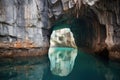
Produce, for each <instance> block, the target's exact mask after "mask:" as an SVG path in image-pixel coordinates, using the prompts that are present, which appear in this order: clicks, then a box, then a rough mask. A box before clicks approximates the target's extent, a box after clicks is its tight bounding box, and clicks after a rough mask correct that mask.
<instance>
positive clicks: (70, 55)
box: [48, 48, 77, 76]
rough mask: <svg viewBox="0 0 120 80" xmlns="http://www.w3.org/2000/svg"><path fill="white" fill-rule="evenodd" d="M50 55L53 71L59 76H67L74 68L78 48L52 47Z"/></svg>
mask: <svg viewBox="0 0 120 80" xmlns="http://www.w3.org/2000/svg"><path fill="white" fill-rule="evenodd" d="M48 55H49V59H50V64H51V65H50V68H51V71H52V73H53V74H55V75H59V76H67V75H68V74H69V73H70V72H71V71H72V69H73V66H74V61H75V58H76V56H77V49H74V48H50V49H49V53H48Z"/></svg>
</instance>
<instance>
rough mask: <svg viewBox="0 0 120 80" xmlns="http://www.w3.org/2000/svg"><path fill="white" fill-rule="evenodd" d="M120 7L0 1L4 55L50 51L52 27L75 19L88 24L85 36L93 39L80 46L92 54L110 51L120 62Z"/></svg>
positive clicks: (81, 1)
mask: <svg viewBox="0 0 120 80" xmlns="http://www.w3.org/2000/svg"><path fill="white" fill-rule="evenodd" d="M119 4H120V1H119V0H0V47H1V48H2V50H0V51H1V52H0V53H5V51H4V50H3V48H7V49H11V48H12V49H13V48H17V49H20V48H24V49H27V51H26V52H30V53H31V51H30V50H31V49H29V48H32V49H33V48H39V50H40V48H41V47H42V48H43V47H44V48H45V47H47V48H48V47H49V36H50V33H49V32H50V29H51V26H52V25H53V24H55V22H56V21H59V20H60V19H61V18H65V17H67V18H69V17H75V18H77V19H78V20H79V19H80V20H81V19H82V20H83V21H84V22H86V23H85V24H87V25H88V27H87V28H85V31H86V30H87V32H86V33H85V34H90V36H93V37H88V35H87V36H86V35H85V38H80V40H78V42H79V41H84V39H85V40H87V41H85V42H87V44H88V45H91V44H92V45H91V46H89V47H91V50H93V51H101V50H103V49H105V48H107V49H108V51H109V57H112V58H118V59H120V16H119V15H120V5H119ZM78 22H79V21H78ZM67 23H68V24H69V23H70V24H71V21H68V22H67ZM89 25H92V27H91V26H89ZM83 30H84V29H83ZM91 30H92V33H91V32H90V31H91ZM80 34H81V35H82V34H83V33H80ZM91 34H92V35H91ZM87 37H88V38H87ZM85 46H86V44H85ZM87 47H88V46H87ZM8 51H9V50H8ZM17 51H18V50H17ZM41 51H43V50H41ZM15 52H16V50H15ZM33 52H34V51H33ZM46 52H47V49H46ZM11 54H12V53H10V55H11ZM37 54H41V53H40V52H39V51H38V53H37Z"/></svg>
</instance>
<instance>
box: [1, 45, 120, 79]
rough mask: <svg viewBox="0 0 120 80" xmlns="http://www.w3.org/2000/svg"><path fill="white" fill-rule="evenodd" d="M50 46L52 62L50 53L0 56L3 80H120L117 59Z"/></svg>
mask: <svg viewBox="0 0 120 80" xmlns="http://www.w3.org/2000/svg"><path fill="white" fill-rule="evenodd" d="M50 49H51V50H50V53H49V58H50V63H51V66H50V65H49V59H48V56H42V57H31V58H30V57H28V58H0V80H120V63H118V62H112V61H109V60H107V61H105V60H104V59H101V58H98V57H94V56H92V55H90V54H87V53H84V52H81V51H79V50H76V49H73V48H64V47H63V48H54V49H53V48H50ZM54 74H55V75H54Z"/></svg>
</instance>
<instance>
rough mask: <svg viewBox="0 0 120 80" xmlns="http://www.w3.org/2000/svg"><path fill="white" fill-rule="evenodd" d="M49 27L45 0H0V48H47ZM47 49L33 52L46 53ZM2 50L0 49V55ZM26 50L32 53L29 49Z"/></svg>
mask: <svg viewBox="0 0 120 80" xmlns="http://www.w3.org/2000/svg"><path fill="white" fill-rule="evenodd" d="M49 27H50V25H49V19H48V2H47V0H0V48H12V49H13V48H25V49H28V48H41V47H42V48H47V49H48V47H49V30H48V29H49ZM47 49H46V51H45V50H44V49H43V50H41V49H39V50H40V51H37V52H36V50H35V52H36V53H37V54H41V51H43V52H45V53H47ZM11 51H12V50H10V52H11ZM17 51H18V50H16V51H15V52H16V53H17ZM22 51H24V50H20V51H18V52H21V53H22ZM2 52H3V53H4V50H3V49H0V53H1V55H2ZM8 52H9V50H8ZM8 52H7V50H6V52H5V53H6V54H7V53H8ZM25 52H26V51H25ZM27 52H28V53H29V52H30V53H32V54H33V52H32V51H30V50H28V51H27ZM27 52H26V54H27ZM12 54H13V53H12V52H11V53H10V54H9V55H12ZM3 55H4V54H3ZM18 55H19V54H18ZM28 55H29V54H28ZM33 55H34V54H33ZM21 56H22V55H21Z"/></svg>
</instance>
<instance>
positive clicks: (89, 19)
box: [52, 10, 106, 52]
mask: <svg viewBox="0 0 120 80" xmlns="http://www.w3.org/2000/svg"><path fill="white" fill-rule="evenodd" d="M65 28H67V29H69V31H68V32H70V34H71V33H72V35H73V38H74V39H73V38H72V36H71V37H70V36H68V35H70V34H68V35H67V36H68V37H70V38H68V37H67V36H65V35H64V37H60V35H62V34H61V32H62V31H60V30H63V32H65V31H66V30H64V29H65ZM55 30H59V31H58V32H57V33H56V34H58V36H59V38H58V39H56V38H55V41H54V42H58V41H61V43H60V44H59V45H60V46H62V47H64V46H65V47H75V46H77V48H82V49H85V50H88V51H92V52H98V51H102V50H104V49H105V48H106V44H105V39H106V28H105V25H101V24H100V23H99V20H98V18H97V16H96V15H95V13H94V12H93V11H91V10H90V11H89V10H88V12H86V13H85V14H84V15H82V16H80V17H79V18H76V17H63V18H61V19H59V20H57V21H56V22H55V23H54V25H53V27H52V33H53V32H54V31H55ZM54 34H55V33H54ZM58 36H55V35H54V37H58ZM65 38H68V43H67V44H66V45H65V43H64V42H63V43H62V40H65ZM74 42H75V44H74ZM56 45H57V44H56Z"/></svg>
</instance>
